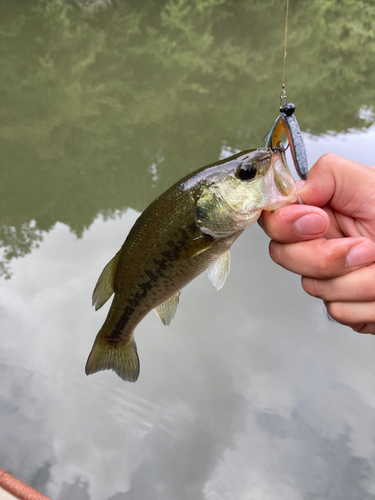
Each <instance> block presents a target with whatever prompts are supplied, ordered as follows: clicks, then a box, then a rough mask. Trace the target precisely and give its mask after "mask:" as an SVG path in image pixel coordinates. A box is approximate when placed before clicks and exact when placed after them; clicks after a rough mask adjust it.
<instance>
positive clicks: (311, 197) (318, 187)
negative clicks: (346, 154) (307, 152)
mask: <svg viewBox="0 0 375 500" xmlns="http://www.w3.org/2000/svg"><path fill="white" fill-rule="evenodd" d="M300 184H301V183H300ZM374 184H375V168H374V167H369V166H366V165H362V164H360V163H357V162H354V161H351V160H347V159H345V158H341V157H340V156H337V155H334V154H326V155H323V156H322V157H321V158H319V160H318V161H317V162H316V163H315V165H314V166H313V167H312V168H311V170H310V171H309V175H308V179H307V181H306V182H305V183H304V185H303V187H302V188H301V189H299V191H298V194H299V196H300V197H301V199H302V200H303V202H304V203H305V204H307V205H315V206H318V207H323V206H324V205H327V204H329V205H330V206H332V208H333V209H335V210H337V211H339V212H341V213H343V214H345V215H352V216H353V214H355V216H356V217H358V218H364V219H368V218H370V219H373V215H374V213H375V208H374V200H375V193H374V190H373V185H374Z"/></svg>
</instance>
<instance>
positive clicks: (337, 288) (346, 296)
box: [302, 264, 375, 321]
mask: <svg viewBox="0 0 375 500" xmlns="http://www.w3.org/2000/svg"><path fill="white" fill-rule="evenodd" d="M302 287H303V289H304V290H305V292H307V293H308V294H309V295H312V296H313V297H317V298H319V299H323V300H325V301H326V302H375V264H372V265H370V266H366V267H362V268H360V269H356V270H355V271H352V272H350V273H348V274H345V275H343V276H339V277H337V278H331V279H316V278H307V277H305V276H304V277H302ZM373 314H374V321H375V307H374V309H373Z"/></svg>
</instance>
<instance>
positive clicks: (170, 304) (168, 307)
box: [154, 292, 181, 326]
mask: <svg viewBox="0 0 375 500" xmlns="http://www.w3.org/2000/svg"><path fill="white" fill-rule="evenodd" d="M180 293H181V292H177V293H176V294H175V295H172V297H171V298H170V299H168V300H166V301H165V302H163V303H162V304H160V306H157V307H155V309H154V311H155V312H156V314H157V315H158V316H159V318H160V319H161V320H162V322H163V324H164V325H165V326H169V325H170V323H171V321H172V319H173V318H174V315H175V314H176V309H177V306H178V302H179V300H180Z"/></svg>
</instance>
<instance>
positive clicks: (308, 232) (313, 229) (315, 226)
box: [294, 214, 327, 236]
mask: <svg viewBox="0 0 375 500" xmlns="http://www.w3.org/2000/svg"><path fill="white" fill-rule="evenodd" d="M326 227H327V222H326V220H325V219H324V217H322V216H321V215H319V214H307V215H303V216H302V217H300V218H299V219H297V220H296V221H295V222H294V228H295V230H296V231H297V233H299V234H300V235H301V236H314V235H318V234H321V233H323V232H324V231H325V229H326Z"/></svg>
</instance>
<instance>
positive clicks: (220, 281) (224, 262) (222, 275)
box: [208, 250, 230, 290]
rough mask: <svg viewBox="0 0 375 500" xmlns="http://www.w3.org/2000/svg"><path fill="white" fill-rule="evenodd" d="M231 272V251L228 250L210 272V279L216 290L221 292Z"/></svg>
mask: <svg viewBox="0 0 375 500" xmlns="http://www.w3.org/2000/svg"><path fill="white" fill-rule="evenodd" d="M229 270H230V251H229V250H226V251H225V252H224V253H222V254H221V255H220V257H219V258H218V259H217V260H216V261H215V262H214V263H213V264H212V266H211V267H210V269H209V270H208V277H209V279H210V280H211V283H212V284H213V285H214V287H215V288H216V290H220V288H222V286H223V285H224V283H225V280H226V279H227V277H228V274H229Z"/></svg>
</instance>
